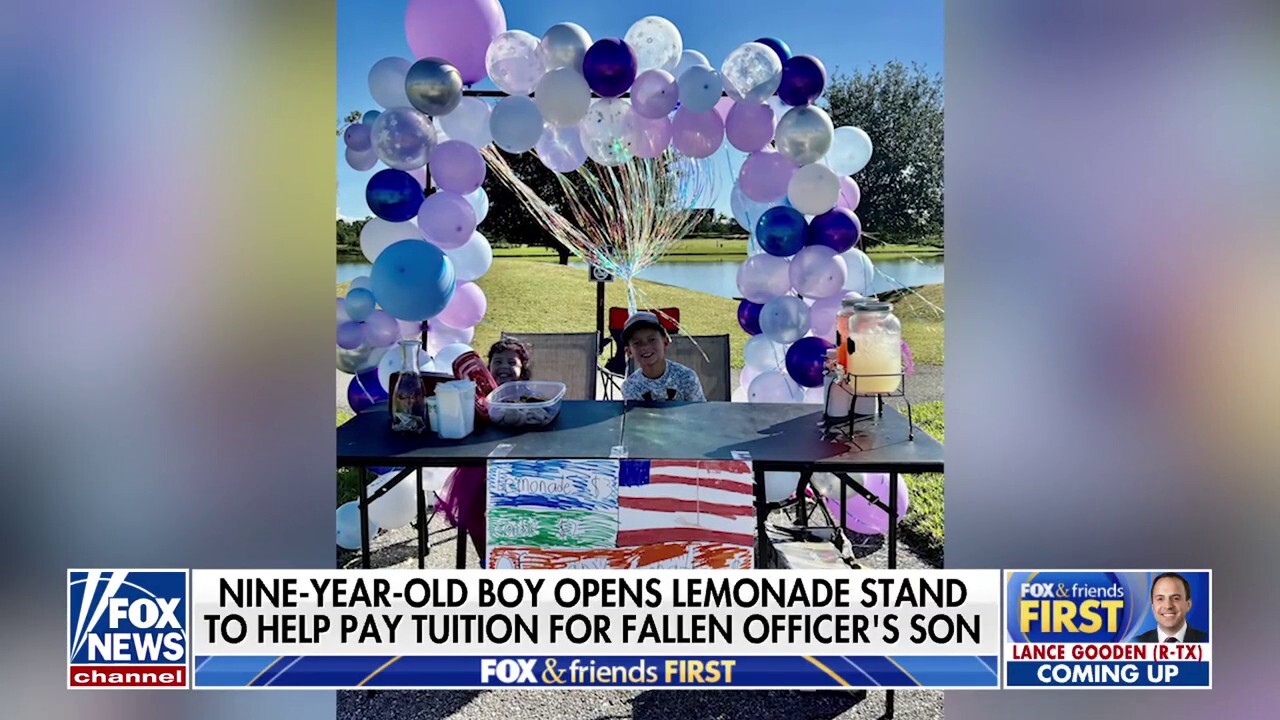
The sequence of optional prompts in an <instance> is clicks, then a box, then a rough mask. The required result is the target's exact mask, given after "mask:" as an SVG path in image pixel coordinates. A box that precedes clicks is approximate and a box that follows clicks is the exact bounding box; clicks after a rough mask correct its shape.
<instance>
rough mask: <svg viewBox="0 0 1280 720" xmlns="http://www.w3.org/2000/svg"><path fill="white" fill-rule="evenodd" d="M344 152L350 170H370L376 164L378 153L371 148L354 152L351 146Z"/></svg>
mask: <svg viewBox="0 0 1280 720" xmlns="http://www.w3.org/2000/svg"><path fill="white" fill-rule="evenodd" d="M345 152H346V158H347V165H349V166H351V169H352V170H356V171H359V172H365V171H367V170H372V169H373V166H374V165H377V164H378V153H376V152H374V151H373V150H366V151H365V152H356V151H355V150H352V149H351V148H347V149H346V151H345ZM419 184H421V183H419Z"/></svg>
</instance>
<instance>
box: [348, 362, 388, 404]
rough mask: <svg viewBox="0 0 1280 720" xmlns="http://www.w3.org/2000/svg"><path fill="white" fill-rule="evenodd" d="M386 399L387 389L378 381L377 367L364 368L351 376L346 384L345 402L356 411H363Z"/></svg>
mask: <svg viewBox="0 0 1280 720" xmlns="http://www.w3.org/2000/svg"><path fill="white" fill-rule="evenodd" d="M386 401H387V391H386V390H383V389H382V383H380V382H378V369H377V368H374V369H372V370H365V371H364V372H362V373H360V374H359V375H356V376H355V377H353V378H351V384H350V385H347V403H348V404H350V405H351V409H352V410H354V411H356V412H364V411H365V410H368V409H369V408H371V407H373V406H374V405H377V404H378V403H380V402H386Z"/></svg>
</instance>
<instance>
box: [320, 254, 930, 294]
mask: <svg viewBox="0 0 1280 720" xmlns="http://www.w3.org/2000/svg"><path fill="white" fill-rule="evenodd" d="M942 260H943V259H942V257H926V258H918V259H917V258H909V257H902V258H891V259H884V260H873V261H872V262H873V263H874V264H875V268H876V272H875V279H874V281H873V282H872V287H871V294H876V293H882V292H885V291H888V290H894V289H896V288H902V287H917V286H920V285H934V284H937V283H940V282H942V281H943V279H942V268H943V262H942ZM499 262H501V260H499ZM569 264H570V265H572V266H574V267H583V264H582V263H581V262H580V261H578V260H571V261H570V262H569ZM741 265H742V263H741V262H740V261H736V260H725V261H720V262H696V263H695V262H664V263H658V264H657V265H652V266H650V267H648V268H645V270H644V272H642V273H640V277H641V278H643V279H645V280H652V281H653V282H659V283H663V284H666V285H674V286H676V287H682V288H685V289H688V290H696V291H698V292H704V293H707V294H709V295H718V296H720V297H726V298H732V297H734V296H736V295H738V268H739V267H741ZM369 267H370V266H369V263H355V262H352V263H338V282H347V281H349V280H352V279H354V278H356V277H359V276H361V275H368V274H369Z"/></svg>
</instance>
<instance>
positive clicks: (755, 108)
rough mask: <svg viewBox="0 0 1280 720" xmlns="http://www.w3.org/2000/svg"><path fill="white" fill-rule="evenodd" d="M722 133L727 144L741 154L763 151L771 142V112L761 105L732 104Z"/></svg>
mask: <svg viewBox="0 0 1280 720" xmlns="http://www.w3.org/2000/svg"><path fill="white" fill-rule="evenodd" d="M724 131H725V136H727V137H728V138H729V144H730V145H732V146H734V147H736V148H738V149H739V150H741V151H743V152H747V153H753V152H757V151H760V150H763V149H764V148H765V146H766V145H768V144H769V141H770V140H773V110H772V109H770V108H769V106H768V105H765V104H763V103H761V104H756V103H734V104H733V107H731V108H729V115H728V117H726V118H725V123H724Z"/></svg>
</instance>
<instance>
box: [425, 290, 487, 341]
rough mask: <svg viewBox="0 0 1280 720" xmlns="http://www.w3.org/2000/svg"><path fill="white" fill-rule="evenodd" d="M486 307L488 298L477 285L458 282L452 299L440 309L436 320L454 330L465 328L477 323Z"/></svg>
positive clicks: (482, 316)
mask: <svg viewBox="0 0 1280 720" xmlns="http://www.w3.org/2000/svg"><path fill="white" fill-rule="evenodd" d="M488 309H489V300H488V298H486V297H485V296H484V291H483V290H481V289H480V286H479V285H477V284H475V283H473V282H465V283H458V287H457V288H456V289H455V290H454V291H453V299H452V300H450V301H449V304H448V305H446V306H445V308H444V310H441V311H440V314H439V315H437V316H436V320H439V321H440V322H441V323H443V324H445V325H448V326H449V327H451V328H453V329H455V330H466V329H467V328H470V327H475V326H476V325H479V324H480V321H481V320H483V319H484V313H485V311H486V310H488Z"/></svg>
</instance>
